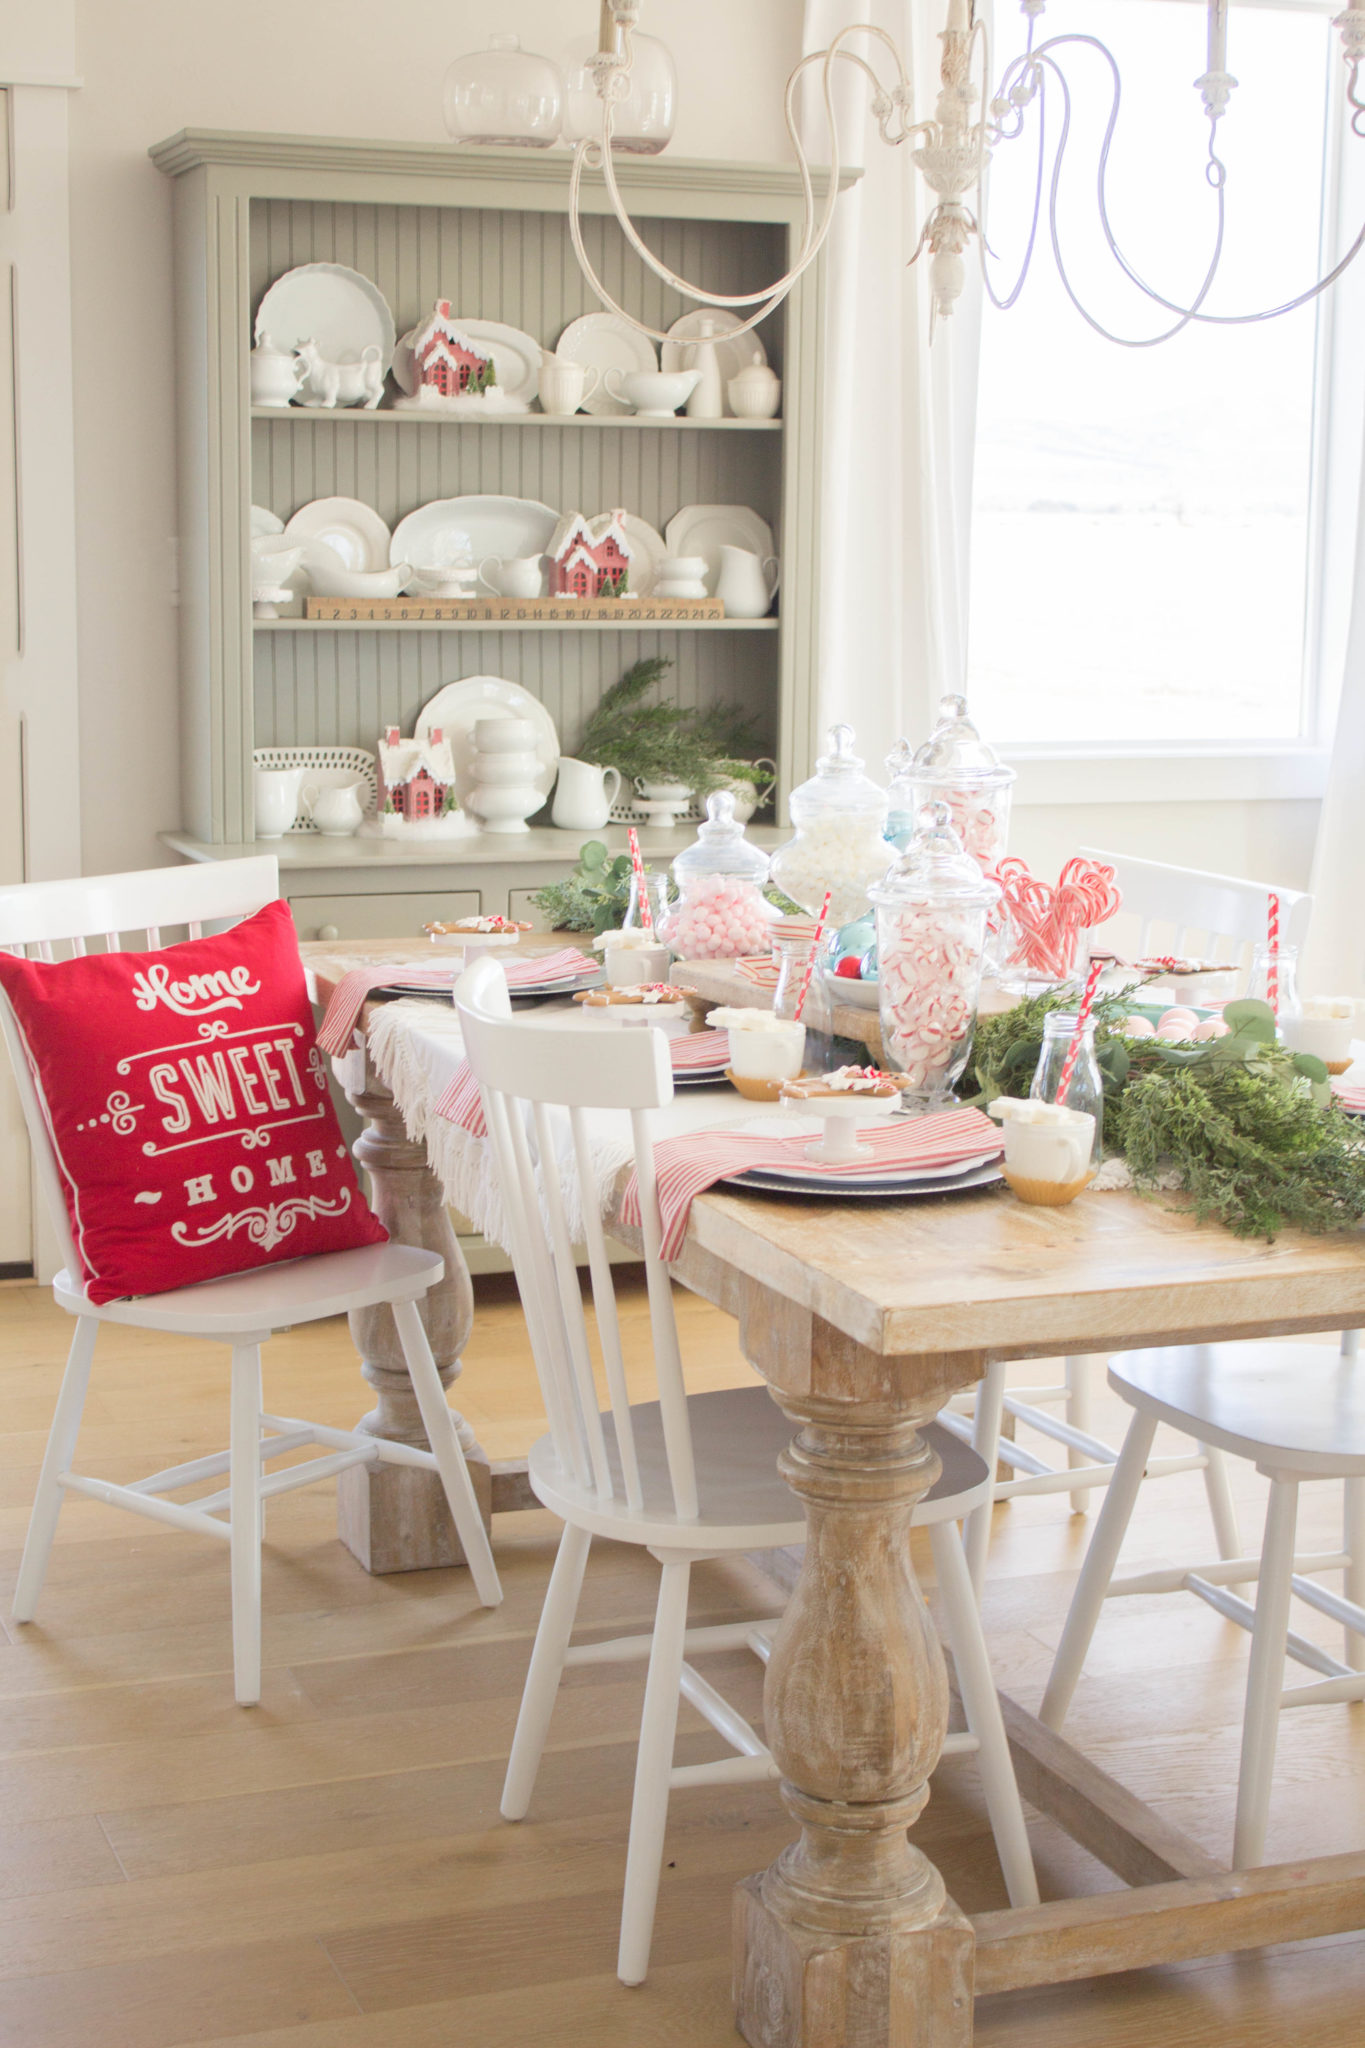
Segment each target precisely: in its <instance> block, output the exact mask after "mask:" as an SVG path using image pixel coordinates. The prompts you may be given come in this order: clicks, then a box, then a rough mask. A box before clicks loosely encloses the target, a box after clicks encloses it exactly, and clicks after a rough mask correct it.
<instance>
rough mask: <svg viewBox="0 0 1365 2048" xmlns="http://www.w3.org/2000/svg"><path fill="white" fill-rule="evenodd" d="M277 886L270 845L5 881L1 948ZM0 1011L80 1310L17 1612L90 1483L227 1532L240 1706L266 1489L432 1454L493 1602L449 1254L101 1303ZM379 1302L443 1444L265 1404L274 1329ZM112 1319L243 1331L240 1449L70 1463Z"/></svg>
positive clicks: (300, 1270) (286, 1270) (62, 1284)
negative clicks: (437, 1339)
mask: <svg viewBox="0 0 1365 2048" xmlns="http://www.w3.org/2000/svg"><path fill="white" fill-rule="evenodd" d="M278 894H279V878H278V873H277V867H276V863H275V861H274V859H273V858H263V859H253V860H236V861H221V862H213V863H206V864H205V865H203V866H193V867H178V868H152V869H149V870H147V871H145V872H143V873H141V874H126V875H102V876H98V877H95V878H92V879H90V880H88V881H70V882H39V883H33V884H30V885H28V886H26V887H23V888H18V889H6V890H0V947H3V948H4V949H5V950H6V951H7V952H10V953H19V954H27V955H28V956H29V957H31V958H34V959H40V960H53V959H56V958H57V957H58V949H59V948H63V947H64V948H65V949H66V951H67V952H69V953H70V954H73V955H76V954H83V953H85V952H86V950H87V941H88V940H90V939H92V938H100V939H102V940H103V941H104V945H105V947H106V948H108V949H109V950H110V951H118V950H119V949H120V944H121V934H122V933H124V932H127V931H132V930H134V929H137V930H140V931H143V932H145V933H146V944H147V945H148V946H149V947H157V946H159V945H160V944H161V943H162V941H161V931H162V930H163V929H167V930H169V929H171V928H172V927H178V926H182V925H187V926H188V927H189V933H190V936H191V937H192V938H198V937H199V936H200V932H201V929H202V926H203V925H204V924H207V923H209V922H210V921H215V922H219V921H220V922H222V923H225V924H234V923H236V922H237V921H238V920H239V919H240V918H243V917H247V916H249V915H250V914H251V913H252V912H254V911H257V910H259V909H261V908H262V907H263V905H265V904H267V903H272V902H274V900H275V898H276V897H277V896H278ZM0 1025H3V1028H4V1034H5V1040H6V1043H7V1045H8V1047H9V1053H10V1058H11V1060H12V1062H13V1065H14V1073H15V1079H16V1082H17V1084H18V1088H19V1094H20V1098H21V1100H22V1103H23V1110H24V1118H25V1121H26V1123H27V1126H28V1134H29V1140H30V1143H31V1145H32V1147H33V1158H34V1165H35V1169H36V1173H37V1178H38V1181H39V1185H40V1187H41V1189H42V1193H43V1196H44V1199H45V1202H46V1205H47V1208H48V1211H49V1213H50V1216H51V1221H52V1227H53V1229H54V1231H55V1232H56V1235H57V1239H58V1242H59V1246H60V1251H61V1256H62V1258H63V1261H64V1265H63V1270H62V1271H61V1272H59V1273H58V1274H57V1276H56V1279H55V1280H54V1282H53V1293H54V1295H55V1297H56V1300H57V1302H58V1304H59V1305H60V1307H62V1308H64V1309H65V1310H66V1311H67V1313H68V1314H69V1315H73V1316H74V1317H75V1318H76V1329H75V1335H74V1337H73V1339H72V1343H71V1353H70V1357H69V1359H68V1361H67V1367H66V1373H65V1377H64V1378H63V1380H62V1386H61V1392H60V1393H59V1395H58V1397H57V1410H56V1414H55V1416H54V1418H53V1423H52V1432H51V1435H50V1436H49V1438H48V1443H47V1450H46V1453H45V1455H44V1458H43V1466H42V1473H41V1476H40V1478H39V1481H38V1491H37V1495H36V1497H35V1499H34V1503H33V1514H32V1518H31V1520H30V1522H29V1530H28V1539H27V1541H26V1543H25V1545H24V1554H23V1560H22V1562H21V1564H20V1567H19V1577H18V1583H17V1585H16V1588H15V1594H14V1618H15V1620H16V1621H20V1622H26V1621H31V1620H32V1619H33V1617H34V1613H35V1611H36V1608H37V1604H38V1596H39V1594H40V1592H41V1591H42V1585H43V1578H44V1575H45V1573H46V1571H47V1561H48V1556H49V1553H50V1552H51V1549H52V1541H53V1537H54V1536H55V1534H56V1529H57V1517H58V1515H59V1513H60V1512H61V1506H62V1501H63V1499H64V1497H65V1496H66V1495H67V1494H68V1493H75V1494H84V1495H85V1496H87V1498H89V1499H92V1500H99V1501H103V1502H105V1504H106V1505H107V1506H110V1507H120V1508H128V1509H131V1510H132V1511H133V1512H134V1513H136V1514H140V1515H147V1516H149V1517H150V1518H151V1519H152V1520H153V1521H157V1522H169V1523H170V1524H171V1525H172V1526H173V1527H175V1528H178V1529H192V1530H194V1531H196V1532H197V1533H198V1534H200V1535H206V1536H214V1537H217V1538H218V1539H219V1540H220V1541H221V1542H224V1543H226V1544H227V1545H228V1546H229V1553H230V1561H231V1575H232V1650H233V1669H234V1676H235V1686H236V1697H237V1699H238V1701H239V1703H240V1704H241V1705H243V1706H253V1705H255V1704H256V1703H257V1702H258V1701H259V1699H260V1694H261V1541H262V1536H263V1531H264V1509H265V1503H266V1501H267V1500H268V1499H272V1498H274V1497H275V1496H276V1495H278V1494H282V1493H288V1492H291V1491H292V1490H293V1489H294V1488H295V1487H298V1486H309V1485H312V1484H313V1483H314V1482H316V1481H317V1480H319V1479H328V1478H331V1477H332V1476H333V1474H335V1473H337V1472H341V1471H344V1470H345V1468H346V1467H347V1466H348V1465H373V1464H376V1463H386V1464H398V1465H421V1466H423V1467H426V1468H427V1469H434V1470H436V1471H438V1472H439V1473H440V1476H441V1481H442V1484H443V1486H444V1488H445V1493H446V1498H447V1500H448V1502H449V1504H450V1512H451V1514H452V1515H453V1516H454V1519H455V1525H456V1528H457V1529H458V1530H459V1534H460V1540H461V1542H462V1543H463V1545H464V1549H465V1556H466V1557H467V1558H468V1560H469V1566H470V1570H471V1573H472V1575H473V1579H474V1585H475V1588H476V1589H477V1592H478V1595H479V1598H480V1599H481V1600H482V1601H483V1603H484V1605H485V1606H490V1607H491V1606H496V1604H497V1603H498V1601H499V1600H501V1598H502V1589H501V1587H500V1585H499V1583H498V1574H497V1570H496V1567H495V1566H494V1563H493V1554H492V1551H491V1549H490V1548H489V1543H488V1537H487V1534H486V1532H485V1530H484V1526H483V1521H482V1519H481V1517H480V1514H479V1507H478V1501H477V1499H476V1496H475V1493H474V1489H473V1486H472V1484H471V1482H470V1478H469V1474H468V1472H467V1471H466V1469H465V1463H464V1456H463V1453H462V1452H461V1449H460V1442H459V1438H458V1436H457V1435H456V1432H455V1426H454V1423H453V1421H452V1419H451V1414H450V1409H449V1407H448V1406H447V1404H446V1399H445V1393H444V1390H443V1388H442V1386H441V1381H440V1376H439V1375H438V1373H437V1370H436V1364H435V1360H434V1359H433V1358H432V1355H431V1347H430V1345H429V1344H428V1342H427V1336H426V1331H425V1329H424V1328H423V1325H422V1318H421V1315H420V1313H419V1310H418V1303H419V1302H420V1301H421V1300H422V1298H423V1296H424V1295H425V1294H426V1292H427V1290H428V1288H430V1287H432V1286H433V1285H434V1284H435V1283H436V1281H438V1280H439V1279H440V1278H441V1275H442V1271H443V1266H442V1262H441V1260H440V1258H439V1257H438V1256H437V1255H436V1254H435V1253H432V1252H427V1251H422V1250H421V1249H419V1248H416V1247H413V1246H411V1245H403V1244H378V1245H366V1246H362V1247H360V1248H359V1249H357V1250H354V1251H345V1252H332V1253H328V1254H325V1255H323V1256H320V1257H314V1258H306V1259H293V1260H290V1261H289V1262H287V1263H285V1264H281V1265H275V1266H267V1267H263V1268H259V1269H258V1270H256V1271H255V1272H251V1273H243V1274H241V1275H238V1276H235V1277H230V1278H226V1279H221V1280H210V1281H207V1282H204V1283H203V1284H201V1285H199V1286H196V1287H179V1288H176V1289H174V1290H173V1291H171V1292H169V1293H165V1294H153V1295H144V1296H140V1297H137V1298H135V1299H130V1300H125V1301H111V1302H107V1303H105V1304H103V1305H102V1306H97V1305H96V1304H95V1303H93V1302H91V1301H90V1300H89V1299H88V1298H87V1296H86V1294H85V1292H84V1289H83V1288H82V1286H81V1283H80V1281H79V1279H78V1278H77V1277H76V1276H77V1275H78V1274H79V1272H80V1261H79V1260H78V1258H77V1256H76V1251H75V1247H74V1245H73V1244H72V1242H71V1234H70V1229H69V1226H68V1222H67V1215H66V1207H65V1204H64V1202H63V1200H62V1194H61V1188H60V1185H59V1183H58V1178H57V1169H56V1165H55V1163H54V1159H53V1154H52V1147H51V1144H50V1141H49V1138H48V1132H47V1126H46V1122H45V1120H44V1116H43V1111H42V1107H41V1104H40V1102H39V1100H38V1096H37V1093H36V1090H35V1087H34V1083H33V1080H32V1077H31V1075H30V1072H29V1067H28V1062H27V1060H26V1059H25V1058H24V1054H23V1047H22V1041H21V1039H20V1036H19V1032H18V1026H17V1024H16V1022H15V1017H14V1012H13V1010H12V1009H11V1007H10V1005H9V1002H8V1001H7V1000H6V999H5V997H4V996H3V994H0ZM378 1302H387V1303H388V1304H389V1305H390V1306H391V1307H392V1310H393V1317H394V1322H395V1323H396V1325H397V1328H398V1335H399V1339H400V1341H401V1343H402V1347H403V1355H404V1357H405V1359H406V1361H407V1365H408V1370H409V1372H410V1373H411V1374H412V1382H413V1387H414V1389H415V1391H416V1394H417V1399H418V1402H419V1405H420V1407H421V1413H422V1421H423V1423H424V1424H425V1426H426V1431H427V1436H428V1438H429V1440H430V1443H431V1450H430V1451H421V1450H416V1449H413V1448H411V1447H410V1446H409V1445H407V1444H400V1443H390V1442H388V1441H387V1440H385V1439H383V1438H380V1437H372V1436H363V1435H361V1434H359V1433H358V1432H357V1431H354V1430H345V1429H330V1428H326V1427H324V1426H323V1425H322V1424H321V1423H310V1422H301V1421H298V1420H296V1419H295V1418H293V1417H291V1416H283V1415H269V1414H266V1413H265V1412H264V1408H263V1404H262V1395H261V1345H262V1344H263V1343H264V1342H265V1341H266V1339H267V1338H268V1337H271V1336H273V1335H274V1333H275V1332H276V1331H277V1330H286V1329H288V1328H290V1326H291V1325H293V1324H295V1323H311V1322H318V1321H320V1320H321V1319H322V1318H323V1317H324V1316H339V1315H345V1314H347V1313H348V1312H349V1311H350V1310H351V1309H357V1308H369V1307H373V1306H374V1304H376V1303H378ZM102 1323H124V1324H131V1325H132V1326H133V1327H134V1328H136V1329H142V1330H164V1331H166V1332H168V1333H169V1334H172V1335H176V1336H183V1337H197V1338H204V1339H209V1340H212V1341H216V1342H219V1343H223V1344H227V1345H229V1346H230V1348H231V1352H232V1377H231V1396H230V1444H231V1447H230V1449H228V1450H227V1451H223V1452H219V1453H216V1454H214V1455H213V1456H211V1457H205V1458H194V1459H191V1460H190V1461H189V1462H188V1463H187V1464H183V1465H175V1466H172V1467H170V1468H169V1469H168V1470H166V1471H164V1472H154V1473H153V1474H152V1475H151V1477H150V1478H147V1479H139V1480H136V1481H133V1482H131V1483H130V1484H128V1485H115V1484H114V1483H113V1482H112V1481H110V1480H105V1479H92V1478H88V1477H86V1476H85V1475H83V1474H80V1473H77V1472H73V1471H72V1469H71V1461H72V1458H73V1457H74V1455H75V1450H76V1438H77V1433H78V1431H79V1429H80V1421H81V1410H82V1408H83V1407H84V1405H85V1395H86V1389H87V1387H88V1385H89V1380H90V1370H91V1365H92V1362H93V1359H94V1353H95V1340H96V1338H97V1337H98V1335H99V1329H100V1325H101V1324H102ZM309 1445H315V1446H317V1447H319V1448H320V1449H322V1450H324V1451H325V1452H326V1455H325V1456H323V1457H319V1458H316V1459H312V1460H310V1461H308V1462H307V1463H304V1464H301V1465H296V1466H292V1467H289V1468H288V1469H286V1470H283V1471H280V1472H276V1473H272V1474H270V1475H269V1476H266V1475H265V1473H264V1470H263V1468H264V1467H265V1466H266V1465H267V1464H268V1463H269V1461H270V1460H271V1459H273V1458H277V1457H282V1456H284V1455H286V1454H287V1453H289V1452H293V1451H297V1450H300V1449H303V1448H306V1447H307V1446H309ZM224 1473H226V1475H227V1484H226V1486H224V1487H222V1488H221V1489H220V1490H219V1491H217V1492H215V1493H210V1494H207V1495H200V1496H199V1497H198V1498H197V1499H195V1500H193V1501H190V1502H187V1503H182V1502H180V1501H174V1500H171V1499H169V1498H168V1497H167V1496H168V1495H169V1494H171V1493H172V1492H175V1491H178V1490H179V1489H181V1488H184V1487H191V1486H195V1485H198V1484H200V1483H202V1482H203V1481H204V1480H206V1479H211V1478H217V1477H218V1476H219V1475H221V1474H224ZM225 1510H226V1513H225V1512H224V1511H225Z"/></svg>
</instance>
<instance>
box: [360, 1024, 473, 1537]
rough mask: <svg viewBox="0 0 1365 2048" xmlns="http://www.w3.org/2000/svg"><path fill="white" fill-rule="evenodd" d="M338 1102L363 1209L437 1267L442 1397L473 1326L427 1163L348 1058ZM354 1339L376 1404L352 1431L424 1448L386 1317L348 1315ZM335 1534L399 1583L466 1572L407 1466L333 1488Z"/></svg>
mask: <svg viewBox="0 0 1365 2048" xmlns="http://www.w3.org/2000/svg"><path fill="white" fill-rule="evenodd" d="M337 1070H338V1078H339V1079H340V1080H341V1083H342V1086H343V1087H344V1088H345V1090H346V1096H347V1100H348V1101H349V1102H350V1103H352V1105H353V1106H354V1107H355V1108H356V1109H357V1110H359V1112H360V1114H361V1115H362V1116H363V1117H364V1118H365V1129H364V1130H363V1131H362V1132H361V1134H360V1137H359V1138H358V1139H357V1141H356V1146H355V1157H356V1163H357V1164H358V1165H359V1166H361V1167H363V1168H364V1170H365V1172H366V1173H367V1174H368V1175H369V1177H370V1198H371V1205H372V1207H373V1209H374V1212H375V1214H376V1216H378V1218H379V1220H380V1222H381V1223H382V1224H383V1225H384V1226H385V1228H386V1229H387V1231H388V1233H389V1236H390V1237H391V1238H393V1239H394V1240H395V1242H397V1243H398V1244H413V1245H421V1246H423V1247H424V1249H425V1250H427V1251H433V1252H439V1253H440V1254H441V1257H442V1258H443V1259H444V1260H445V1267H446V1269H445V1277H444V1279H442V1280H441V1281H440V1282H439V1284H438V1285H437V1286H435V1287H433V1288H432V1289H431V1290H430V1292H429V1293H428V1294H427V1296H426V1299H425V1301H424V1302H423V1303H422V1304H421V1314H422V1321H423V1322H424V1323H425V1325H426V1330H427V1336H428V1338H429V1340H430V1343H431V1349H432V1355H433V1356H434V1358H435V1360H436V1368H437V1371H438V1372H439V1373H440V1375H441V1383H442V1385H443V1386H449V1384H450V1382H451V1381H452V1380H453V1379H455V1378H456V1377H457V1376H458V1374H459V1371H460V1354H461V1352H462V1351H463V1350H464V1347H465V1345H466V1343H467V1342H468V1341H469V1332H470V1328H471V1326H472V1324H473V1320H474V1290H473V1286H472V1285H471V1282H470V1278H469V1268H468V1267H467V1266H466V1265H465V1262H464V1256H463V1254H462V1253H461V1251H460V1247H459V1244H458V1242H457V1240H456V1237H455V1232H454V1230H453V1229H452V1227H451V1222H450V1215H449V1212H448V1210H447V1209H446V1205H445V1197H444V1195H443V1194H442V1192H441V1188H440V1185H439V1183H438V1182H437V1180H436V1178H435V1176H434V1174H433V1173H432V1171H431V1168H430V1167H429V1166H428V1164H427V1157H426V1151H425V1149H424V1147H423V1146H421V1145H420V1144H414V1143H413V1141H412V1140H411V1139H410V1138H409V1137H408V1135H407V1133H406V1131H405V1130H404V1128H403V1119H402V1116H401V1115H400V1113H399V1111H398V1109H397V1107H396V1106H395V1104H394V1099H393V1096H392V1094H391V1093H390V1092H389V1090H388V1089H387V1088H386V1087H385V1086H384V1084H383V1082H382V1081H381V1080H380V1079H379V1077H378V1075H377V1074H376V1073H375V1071H374V1069H373V1067H372V1066H371V1065H370V1063H369V1061H368V1059H365V1058H364V1057H363V1055H362V1054H361V1053H360V1052H359V1051H358V1050H357V1051H356V1052H354V1053H352V1054H351V1055H350V1056H349V1058H348V1059H347V1060H346V1061H344V1062H343V1061H338V1062H337ZM350 1325H351V1336H352V1338H353V1340H354V1342H355V1347H356V1349H357V1351H358V1352H359V1353H360V1356H361V1359H362V1361H363V1363H362V1365H361V1368H360V1369H361V1372H362V1374H363V1375H364V1377H365V1378H366V1379H367V1380H368V1381H369V1383H370V1385H371V1386H372V1387H373V1388H374V1391H375V1393H376V1395H377V1396H378V1400H377V1403H376V1405H375V1407H374V1408H372V1409H371V1411H370V1413H369V1414H368V1415H366V1416H365V1417H364V1418H363V1419H362V1420H361V1421H360V1422H359V1423H357V1424H356V1427H357V1428H358V1429H361V1430H364V1431H366V1432H367V1433H368V1434H369V1435H371V1436H383V1437H391V1438H393V1439H395V1440H396V1441H397V1442H399V1443H405V1444H415V1445H416V1446H417V1447H418V1448H419V1449H422V1450H426V1449H427V1448H429V1445H428V1440H427V1434H426V1431H425V1429H424V1428H423V1427H422V1417H421V1415H420V1413H419V1411H418V1407H417V1396H416V1394H415V1393H414V1391H413V1386H412V1381H411V1380H410V1378H409V1377H408V1369H407V1365H406V1362H405V1360H404V1357H403V1347H402V1345H401V1344H400V1343H399V1341H398V1332H397V1330H396V1328H395V1327H394V1320H393V1312H392V1310H390V1309H389V1308H387V1307H384V1306H382V1305H381V1306H379V1307H377V1308H365V1309H356V1310H354V1311H353V1313H352V1315H351V1317H350ZM455 1427H456V1429H457V1430H458V1432H459V1437H460V1442H461V1444H462V1445H463V1446H464V1454H465V1462H466V1464H467V1465H468V1467H469V1476H470V1478H471V1479H472V1480H473V1482H474V1490H475V1492H476V1494H477V1495H478V1497H479V1503H480V1506H481V1507H482V1510H483V1518H484V1522H485V1524H487V1523H488V1521H489V1519H490V1512H491V1479H490V1473H489V1465H488V1458H487V1455H486V1453H485V1452H484V1451H483V1450H482V1449H481V1448H480V1446H479V1443H478V1440H477V1438H476V1437H475V1435H474V1432H473V1430H472V1429H471V1428H470V1426H469V1424H468V1423H467V1422H466V1421H465V1420H464V1418H463V1416H461V1415H458V1414H457V1415H456V1417H455ZM337 1529H338V1533H339V1535H340V1537H341V1540H342V1542H343V1543H344V1544H345V1545H346V1547H347V1549H348V1550H351V1551H354V1553H355V1555H356V1556H357V1557H358V1558H359V1559H360V1562H361V1563H362V1564H363V1565H364V1566H365V1569H366V1570H367V1571H371V1572H406V1571H417V1570H421V1569H423V1568H425V1567H428V1566H434V1565H451V1564H463V1563H464V1550H463V1548H462V1546H461V1543H460V1539H459V1537H458V1536H457V1535H456V1533H455V1524H454V1523H453V1522H452V1520H451V1518H450V1511H449V1509H448V1508H447V1506H446V1499H445V1495H444V1493H443V1492H442V1490H441V1482H440V1479H439V1478H438V1476H437V1474H436V1473H435V1472H426V1471H423V1470H421V1469H420V1467H416V1466H411V1465H379V1466H376V1467H374V1468H373V1469H369V1468H367V1467H365V1466H359V1465H356V1466H352V1467H351V1468H350V1469H349V1470H347V1471H345V1472H342V1473H341V1474H340V1475H339V1477H338V1480H337Z"/></svg>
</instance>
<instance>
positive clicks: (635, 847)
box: [626, 825, 654, 932]
mask: <svg viewBox="0 0 1365 2048" xmlns="http://www.w3.org/2000/svg"><path fill="white" fill-rule="evenodd" d="M626 837H627V840H628V841H629V844H630V864H631V866H632V867H633V868H634V870H635V893H636V895H637V896H638V897H639V899H640V922H641V924H642V925H643V926H644V928H645V930H646V931H647V932H652V931H653V929H654V913H653V912H652V911H651V909H650V907H649V890H648V889H647V888H646V887H645V864H644V862H643V861H642V860H641V858H640V835H639V833H638V832H637V831H636V829H635V827H634V826H633V825H632V826H631V828H630V831H629V832H628V833H627V834H626Z"/></svg>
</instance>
